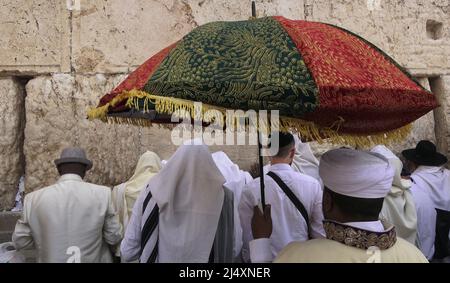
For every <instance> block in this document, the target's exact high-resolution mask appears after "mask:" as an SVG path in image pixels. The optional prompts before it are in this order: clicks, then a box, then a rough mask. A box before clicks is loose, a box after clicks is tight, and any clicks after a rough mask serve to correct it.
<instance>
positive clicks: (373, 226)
mask: <svg viewBox="0 0 450 283" xmlns="http://www.w3.org/2000/svg"><path fill="white" fill-rule="evenodd" d="M343 224H344V225H347V226H351V227H354V228H358V229H362V230H366V231H371V232H384V231H385V229H384V226H383V223H381V221H367V222H347V223H343ZM270 244H271V241H270V239H268V238H261V239H256V240H253V241H251V242H250V254H251V260H252V262H254V263H264V262H272V261H273V259H274V258H273V256H272V255H271V253H270Z"/></svg>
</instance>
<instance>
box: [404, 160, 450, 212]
mask: <svg viewBox="0 0 450 283" xmlns="http://www.w3.org/2000/svg"><path fill="white" fill-rule="evenodd" d="M411 179H413V180H414V183H415V184H416V185H417V186H418V187H419V188H420V189H423V190H425V191H427V192H428V194H429V195H430V198H431V200H432V201H433V203H434V207H435V208H437V209H440V210H445V211H450V171H449V170H447V169H445V168H444V167H432V166H419V167H418V168H417V169H416V170H415V171H414V172H413V174H412V175H411Z"/></svg>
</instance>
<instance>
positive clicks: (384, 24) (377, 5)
mask: <svg viewBox="0 0 450 283" xmlns="http://www.w3.org/2000/svg"><path fill="white" fill-rule="evenodd" d="M305 2H306V7H307V9H306V11H305V18H306V19H307V20H316V21H322V22H327V23H332V24H336V25H339V26H341V27H344V28H347V29H349V30H350V31H353V32H355V33H357V34H359V35H361V36H362V37H364V38H366V39H368V40H369V41H371V42H372V43H374V44H375V45H377V46H378V47H380V48H381V49H383V50H384V51H385V52H386V53H387V54H388V55H390V56H392V57H393V58H394V59H395V60H397V61H398V62H399V63H400V64H401V65H403V66H405V67H407V68H408V69H410V70H411V71H412V72H413V73H414V74H417V75H424V74H425V75H428V74H441V73H448V72H449V71H450V70H449V58H450V36H449V35H450V34H449V29H448V27H449V25H450V16H449V15H450V2H449V1H447V0H440V1H428V0H408V1H404V0H392V1H391V0H390V1H384V0H356V1H345V0H334V1H329V0H306V1H305ZM428 20H434V21H437V22H441V23H443V27H444V28H443V29H442V33H441V36H442V38H441V39H437V40H434V39H431V38H428V36H427V30H426V23H427V21H428Z"/></svg>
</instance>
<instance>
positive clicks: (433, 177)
mask: <svg viewBox="0 0 450 283" xmlns="http://www.w3.org/2000/svg"><path fill="white" fill-rule="evenodd" d="M402 154H403V156H404V157H405V158H406V160H407V161H408V162H407V163H408V164H407V166H408V167H409V168H408V169H409V170H410V172H413V173H412V175H411V180H412V181H413V186H412V188H411V192H412V193H413V195H414V194H415V192H416V195H417V194H420V193H426V194H428V195H429V196H430V198H431V202H432V203H433V205H434V208H435V209H436V212H437V216H436V238H435V253H434V259H437V260H441V259H443V258H445V257H447V256H449V230H450V171H449V170H447V169H445V168H444V165H445V164H446V163H447V157H445V156H444V155H443V154H441V153H439V152H437V151H436V146H435V145H434V144H433V143H432V142H430V141H426V140H423V141H420V142H419V143H418V144H417V146H416V148H414V149H407V150H404V151H403V152H402ZM418 225H420V223H418ZM419 233H420V232H419Z"/></svg>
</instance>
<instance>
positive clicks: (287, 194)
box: [239, 133, 325, 261]
mask: <svg viewBox="0 0 450 283" xmlns="http://www.w3.org/2000/svg"><path fill="white" fill-rule="evenodd" d="M277 136H278V137H279V138H278V145H279V146H278V150H277V152H276V153H275V155H273V156H271V157H270V167H269V173H267V174H266V175H265V177H264V183H265V198H266V203H268V204H270V205H271V215H272V219H273V226H274V229H273V231H274V232H273V233H272V235H271V236H270V246H271V249H270V252H269V253H268V254H266V250H264V249H261V250H260V251H261V252H262V253H264V255H261V256H262V257H264V258H268V259H269V260H272V259H274V258H275V256H276V255H277V254H278V252H279V251H281V249H282V248H283V247H284V246H286V245H287V244H289V243H290V242H292V241H306V240H308V239H310V238H323V237H325V231H324V230H323V225H322V220H323V213H322V209H321V207H322V187H321V185H320V183H319V182H318V181H317V180H316V179H314V178H313V177H310V176H307V175H305V174H301V173H299V172H297V171H295V170H294V169H293V168H292V167H291V164H292V162H293V159H294V155H295V140H294V137H293V136H292V134H289V133H273V134H272V138H271V148H274V147H275V143H276V142H277V139H276V137H277ZM260 192H261V191H260V180H259V178H257V179H255V180H253V182H250V183H249V184H248V185H247V187H246V188H245V190H244V191H243V193H242V197H241V201H240V204H239V216H240V219H241V226H242V232H243V248H242V256H243V259H244V261H249V260H250V253H249V251H250V248H251V247H250V246H249V245H251V243H250V242H251V241H252V240H253V235H252V230H251V226H252V225H251V222H252V216H253V212H254V207H255V206H257V205H258V204H259V203H260V202H261V196H260Z"/></svg>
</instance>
